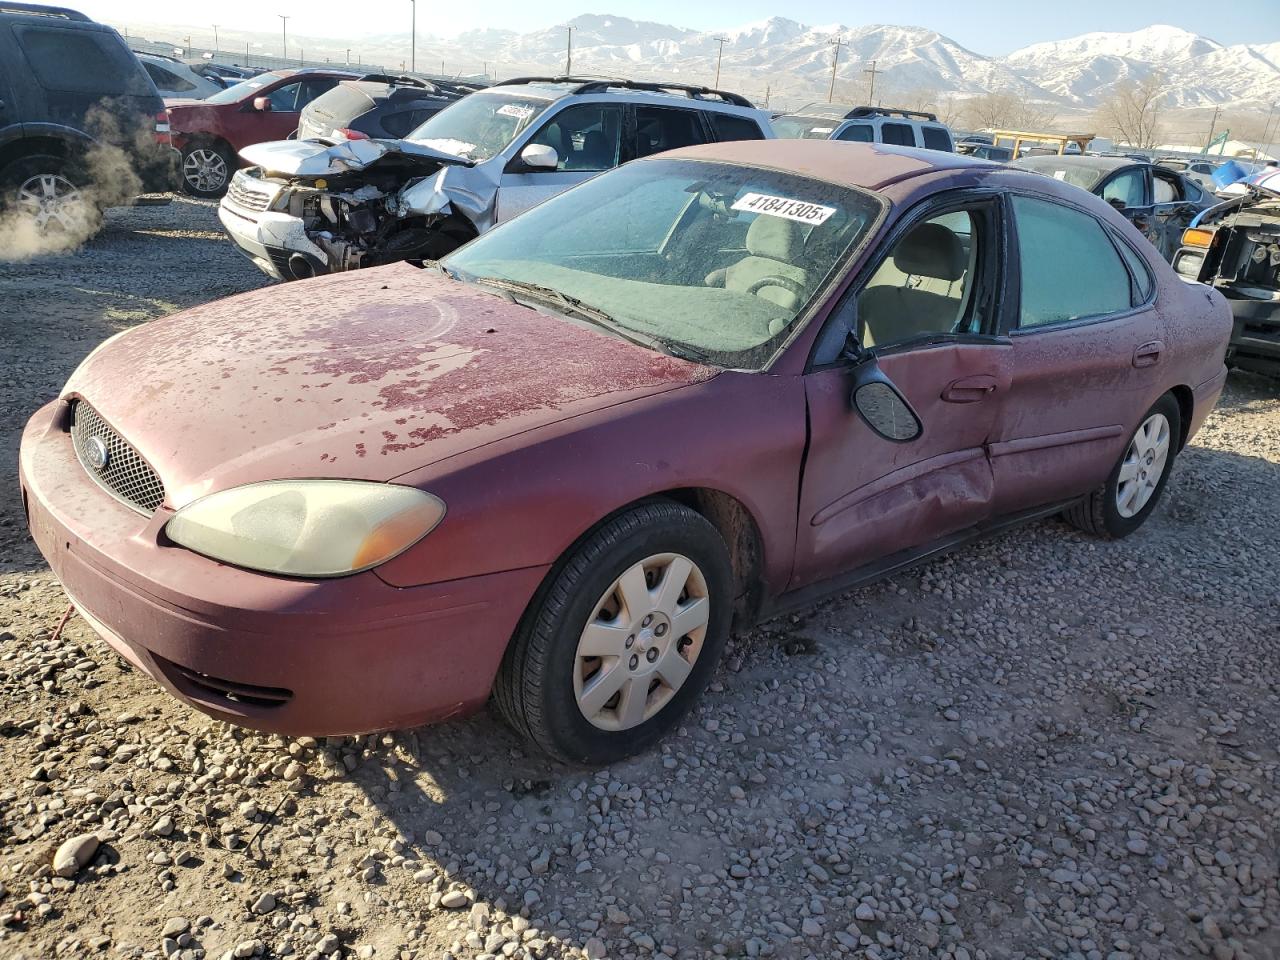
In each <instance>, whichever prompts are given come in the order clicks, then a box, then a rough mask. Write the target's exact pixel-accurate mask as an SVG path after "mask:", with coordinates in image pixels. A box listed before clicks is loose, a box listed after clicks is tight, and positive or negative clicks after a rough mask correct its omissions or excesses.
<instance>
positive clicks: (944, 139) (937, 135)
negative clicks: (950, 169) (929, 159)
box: [920, 126, 952, 153]
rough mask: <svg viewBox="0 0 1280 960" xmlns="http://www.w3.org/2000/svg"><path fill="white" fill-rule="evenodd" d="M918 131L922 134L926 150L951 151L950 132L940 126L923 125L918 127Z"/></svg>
mask: <svg viewBox="0 0 1280 960" xmlns="http://www.w3.org/2000/svg"><path fill="white" fill-rule="evenodd" d="M920 132H921V133H923V134H924V145H925V148H926V149H928V150H946V151H947V152H948V153H950V152H951V150H952V146H951V134H949V133H947V131H946V130H944V129H942V127H924V126H922V127H921V128H920Z"/></svg>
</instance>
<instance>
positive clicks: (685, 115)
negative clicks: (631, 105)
mask: <svg viewBox="0 0 1280 960" xmlns="http://www.w3.org/2000/svg"><path fill="white" fill-rule="evenodd" d="M706 142H707V136H706V134H705V133H703V131H702V118H701V117H700V116H699V115H698V111H696V110H679V109H674V108H672V107H645V106H638V107H636V157H647V156H649V155H650V154H653V153H662V152H663V151H664V150H678V149H680V148H681V147H692V146H694V145H696V144H699V143H706Z"/></svg>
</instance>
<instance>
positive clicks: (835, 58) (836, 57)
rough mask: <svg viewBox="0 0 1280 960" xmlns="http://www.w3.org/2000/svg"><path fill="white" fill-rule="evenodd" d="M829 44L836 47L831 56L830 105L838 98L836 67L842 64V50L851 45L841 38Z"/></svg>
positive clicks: (828, 96)
mask: <svg viewBox="0 0 1280 960" xmlns="http://www.w3.org/2000/svg"><path fill="white" fill-rule="evenodd" d="M827 42H828V43H830V44H831V46H833V47H835V52H834V53H833V54H832V55H831V88H830V89H829V90H828V91H827V103H830V102H831V101H832V100H834V99H835V98H836V67H837V66H839V64H840V48H841V47H847V46H848V45H849V44H848V42H847V41H845V40H841V39H840V38H839V37H836V38H835V39H834V40H829V41H827Z"/></svg>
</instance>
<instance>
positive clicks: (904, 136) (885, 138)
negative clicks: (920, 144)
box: [880, 123, 916, 147]
mask: <svg viewBox="0 0 1280 960" xmlns="http://www.w3.org/2000/svg"><path fill="white" fill-rule="evenodd" d="M880 141H881V142H882V143H892V144H896V145H897V146H899V147H914V146H915V145H916V132H915V131H914V130H913V129H911V126H910V124H906V123H882V124H881V125H880Z"/></svg>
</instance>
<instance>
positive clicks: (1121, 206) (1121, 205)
mask: <svg viewBox="0 0 1280 960" xmlns="http://www.w3.org/2000/svg"><path fill="white" fill-rule="evenodd" d="M1107 203H1109V204H1111V206H1113V207H1115V208H1116V209H1117V210H1120V211H1121V212H1123V211H1125V210H1127V209H1128V208H1129V205H1128V204H1127V203H1125V202H1124V201H1123V200H1121V199H1120V198H1119V197H1112V198H1111V199H1110V200H1108V201H1107Z"/></svg>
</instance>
